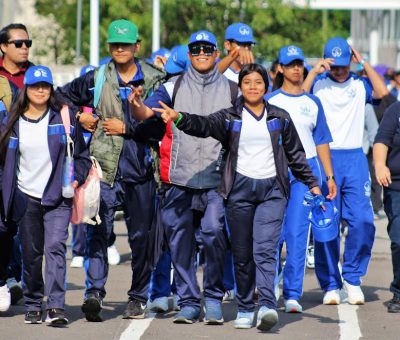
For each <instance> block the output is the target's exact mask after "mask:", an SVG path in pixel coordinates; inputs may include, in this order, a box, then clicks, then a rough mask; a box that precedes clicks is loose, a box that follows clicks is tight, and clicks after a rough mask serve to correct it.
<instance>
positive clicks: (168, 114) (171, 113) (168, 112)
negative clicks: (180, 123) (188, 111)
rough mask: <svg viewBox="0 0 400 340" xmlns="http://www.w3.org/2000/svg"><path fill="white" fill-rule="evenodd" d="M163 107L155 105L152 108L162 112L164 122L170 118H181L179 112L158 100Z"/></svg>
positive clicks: (173, 119) (174, 119)
mask: <svg viewBox="0 0 400 340" xmlns="http://www.w3.org/2000/svg"><path fill="white" fill-rule="evenodd" d="M158 103H159V104H160V105H161V107H162V108H158V107H153V108H152V110H153V111H156V112H159V113H161V118H162V120H163V121H164V123H167V122H168V121H169V120H172V121H173V122H175V121H176V120H177V119H178V118H179V112H177V111H175V110H174V109H171V108H170V107H169V106H168V105H166V104H164V103H163V102H162V101H159V102H158Z"/></svg>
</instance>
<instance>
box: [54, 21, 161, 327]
mask: <svg viewBox="0 0 400 340" xmlns="http://www.w3.org/2000/svg"><path fill="white" fill-rule="evenodd" d="M138 36H139V34H138V28H137V27H136V25H135V24H133V23H132V22H130V21H128V20H116V21H113V22H112V23H111V24H110V25H109V27H108V40H107V42H108V44H109V52H110V55H111V58H112V59H111V60H110V61H109V62H108V63H106V64H105V65H104V66H102V67H101V68H99V69H98V70H96V71H90V72H88V73H86V74H84V75H83V76H81V77H79V78H77V79H75V80H73V81H72V82H71V83H69V84H67V85H65V86H64V87H62V88H58V89H57V92H58V95H59V96H60V97H61V99H62V100H64V101H67V102H68V103H70V104H71V105H74V106H76V107H77V108H78V107H82V106H89V107H94V108H95V112H96V115H97V117H96V118H94V117H93V115H92V114H89V113H85V112H83V113H81V112H79V111H78V110H77V111H78V112H77V118H78V120H79V121H80V123H81V125H82V126H83V127H84V128H85V129H86V130H88V131H91V132H93V136H92V139H91V142H90V152H91V155H92V156H94V157H95V158H96V159H97V160H98V162H99V163H100V166H101V168H102V171H103V179H102V182H101V193H100V198H101V203H100V204H101V206H100V218H101V221H102V222H101V223H100V225H96V226H89V225H88V241H89V242H88V245H89V247H88V248H89V249H88V250H87V254H86V257H87V258H88V262H87V263H88V266H85V269H86V283H87V284H86V293H85V301H84V303H83V305H82V311H83V312H84V313H85V316H86V319H87V320H88V321H95V322H96V321H102V318H101V316H100V311H101V308H102V300H103V298H104V297H105V295H106V291H105V284H106V280H107V276H108V263H107V246H108V245H109V240H110V235H111V232H112V228H113V224H114V214H115V211H116V209H117V207H118V206H120V205H122V206H123V210H124V217H125V222H126V225H127V228H128V240H129V245H130V248H131V251H132V261H131V266H132V283H131V288H130V290H129V291H128V296H129V300H128V304H127V307H126V310H125V312H124V315H123V317H124V318H126V319H137V318H143V317H144V316H145V307H146V301H147V292H148V285H149V280H150V273H151V266H150V265H149V262H148V258H147V253H146V249H147V247H148V244H149V243H150V242H151V240H149V229H150V227H151V222H152V219H153V213H154V204H155V182H154V176H153V168H152V159H151V156H150V153H149V148H148V147H147V146H146V145H145V144H143V143H140V142H136V141H134V140H133V139H132V138H131V137H130V136H129V130H130V128H131V127H132V126H134V125H135V124H137V122H136V121H135V119H134V118H133V116H132V113H131V105H130V104H129V102H128V96H129V95H130V93H131V91H132V89H131V88H132V87H137V86H140V85H144V78H145V75H144V74H143V69H142V66H141V65H140V64H139V62H138V61H137V60H136V59H135V53H136V52H137V51H138V48H139V47H138V45H137V43H138ZM99 83H100V84H99ZM150 86H151V84H147V87H146V89H150ZM151 90H152V89H151ZM97 98H99V99H98V101H97ZM96 101H97V102H96Z"/></svg>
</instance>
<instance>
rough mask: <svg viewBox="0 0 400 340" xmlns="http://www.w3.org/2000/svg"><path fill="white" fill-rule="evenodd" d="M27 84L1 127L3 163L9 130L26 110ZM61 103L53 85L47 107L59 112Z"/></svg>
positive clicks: (1, 155) (2, 162)
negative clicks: (3, 126) (2, 127)
mask: <svg viewBox="0 0 400 340" xmlns="http://www.w3.org/2000/svg"><path fill="white" fill-rule="evenodd" d="M27 88H28V87H27V86H25V87H24V88H23V89H22V90H21V91H20V93H19V94H18V97H17V99H16V101H15V102H14V103H13V104H12V106H11V110H10V112H9V114H8V120H7V123H6V125H5V128H4V129H2V131H1V135H0V164H4V161H5V159H6V153H7V145H8V141H9V139H10V136H11V132H12V129H13V126H14V125H15V123H16V122H17V121H18V119H19V117H21V115H22V114H23V113H24V112H25V111H26V110H28V107H29V98H28V95H27ZM61 106H62V105H61V103H60V102H59V101H58V100H57V98H56V96H55V92H54V88H53V86H51V88H50V97H49V100H48V102H47V109H48V108H50V109H52V110H53V111H55V112H60V110H61Z"/></svg>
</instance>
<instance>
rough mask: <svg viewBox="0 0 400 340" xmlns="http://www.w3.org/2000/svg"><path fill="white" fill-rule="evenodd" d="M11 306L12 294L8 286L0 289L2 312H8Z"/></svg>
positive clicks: (0, 308)
mask: <svg viewBox="0 0 400 340" xmlns="http://www.w3.org/2000/svg"><path fill="white" fill-rule="evenodd" d="M10 305H11V294H10V291H9V289H8V287H7V285H4V286H1V287H0V312H6V311H8V309H9V308H10Z"/></svg>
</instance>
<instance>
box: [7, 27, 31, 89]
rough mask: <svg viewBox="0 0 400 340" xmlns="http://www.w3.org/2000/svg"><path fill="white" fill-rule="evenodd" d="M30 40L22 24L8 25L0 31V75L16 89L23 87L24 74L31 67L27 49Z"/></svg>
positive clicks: (29, 45)
mask: <svg viewBox="0 0 400 340" xmlns="http://www.w3.org/2000/svg"><path fill="white" fill-rule="evenodd" d="M31 46H32V40H30V39H29V35H28V31H27V29H26V27H25V25H23V24H9V25H7V26H5V27H3V28H2V29H1V31H0V50H1V52H2V54H3V56H2V57H1V58H0V75H2V76H5V77H6V78H7V79H8V80H9V81H10V82H12V83H13V84H15V85H16V86H17V87H18V88H20V89H21V88H23V87H24V77H25V72H26V70H27V69H28V67H30V66H31V65H32V63H31V62H29V60H28V58H29V48H30V47H31Z"/></svg>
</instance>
